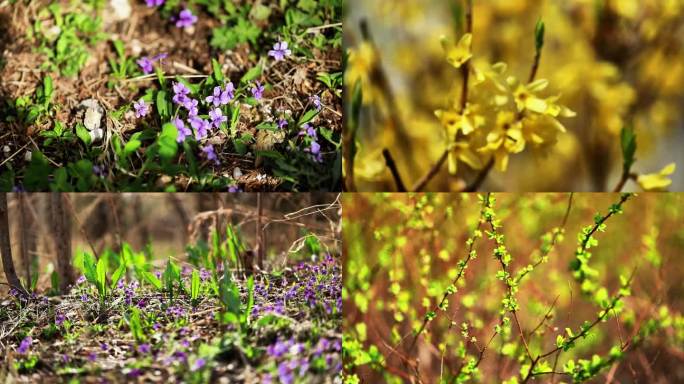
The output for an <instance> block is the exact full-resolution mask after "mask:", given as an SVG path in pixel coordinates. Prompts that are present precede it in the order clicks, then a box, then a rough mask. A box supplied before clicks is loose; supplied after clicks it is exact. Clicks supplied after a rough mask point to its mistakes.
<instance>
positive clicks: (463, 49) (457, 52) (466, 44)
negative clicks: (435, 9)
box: [442, 33, 473, 68]
mask: <svg viewBox="0 0 684 384" xmlns="http://www.w3.org/2000/svg"><path fill="white" fill-rule="evenodd" d="M472 43H473V35H472V34H470V33H466V34H465V35H463V37H461V40H459V42H458V43H457V44H456V45H453V44H450V43H449V41H448V40H447V39H446V38H445V37H442V46H443V47H444V50H445V51H446V55H447V62H449V64H451V65H453V66H454V67H455V68H460V67H461V66H462V65H463V64H464V63H465V62H466V61H468V60H470V58H471V57H473V54H472V51H471V46H472Z"/></svg>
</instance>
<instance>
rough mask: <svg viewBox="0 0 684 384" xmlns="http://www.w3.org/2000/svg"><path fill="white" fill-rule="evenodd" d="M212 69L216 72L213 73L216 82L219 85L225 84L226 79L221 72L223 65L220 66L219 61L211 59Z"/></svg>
mask: <svg viewBox="0 0 684 384" xmlns="http://www.w3.org/2000/svg"><path fill="white" fill-rule="evenodd" d="M211 67H212V69H213V70H214V73H213V76H214V80H216V82H217V83H218V84H221V83H223V79H224V77H223V72H222V71H221V64H219V62H218V60H216V59H214V58H212V59H211Z"/></svg>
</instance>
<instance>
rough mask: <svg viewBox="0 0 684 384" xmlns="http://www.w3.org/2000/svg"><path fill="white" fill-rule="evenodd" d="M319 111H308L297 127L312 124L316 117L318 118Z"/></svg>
mask: <svg viewBox="0 0 684 384" xmlns="http://www.w3.org/2000/svg"><path fill="white" fill-rule="evenodd" d="M318 113H319V111H318V110H316V109H310V110H308V111H306V112H305V113H304V114H303V115H302V116H301V117H300V118H299V121H297V126H298V127H301V126H302V125H304V124H306V123H308V122H310V121H311V120H313V119H314V117H316V116H318Z"/></svg>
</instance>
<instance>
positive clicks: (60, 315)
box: [55, 313, 66, 327]
mask: <svg viewBox="0 0 684 384" xmlns="http://www.w3.org/2000/svg"><path fill="white" fill-rule="evenodd" d="M64 320H66V316H64V314H63V313H57V314H56V315H55V325H57V326H58V327H61V326H62V324H64Z"/></svg>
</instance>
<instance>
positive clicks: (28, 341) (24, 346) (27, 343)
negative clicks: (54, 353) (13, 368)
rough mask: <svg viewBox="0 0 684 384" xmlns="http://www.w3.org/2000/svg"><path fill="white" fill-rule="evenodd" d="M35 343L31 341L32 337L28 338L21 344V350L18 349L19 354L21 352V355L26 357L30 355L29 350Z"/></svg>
mask: <svg viewBox="0 0 684 384" xmlns="http://www.w3.org/2000/svg"><path fill="white" fill-rule="evenodd" d="M32 343H33V339H31V336H26V337H25V338H24V340H22V341H21V344H19V348H18V349H17V352H19V354H20V355H25V354H27V353H28V351H29V348H31V344H32Z"/></svg>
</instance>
